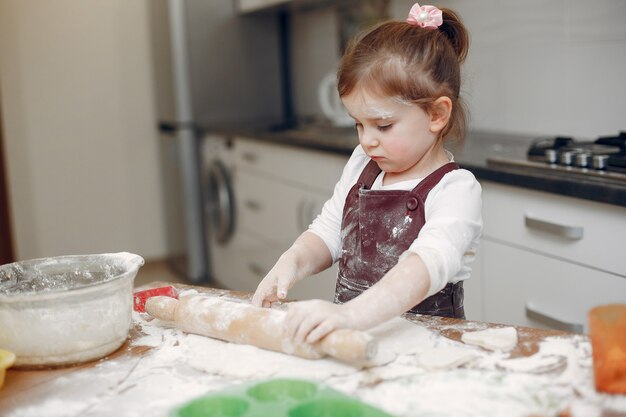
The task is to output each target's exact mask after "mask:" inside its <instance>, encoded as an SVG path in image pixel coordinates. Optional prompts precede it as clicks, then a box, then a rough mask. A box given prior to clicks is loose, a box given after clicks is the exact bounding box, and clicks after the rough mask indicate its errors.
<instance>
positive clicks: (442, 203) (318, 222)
mask: <svg viewBox="0 0 626 417" xmlns="http://www.w3.org/2000/svg"><path fill="white" fill-rule="evenodd" d="M448 155H449V158H450V161H453V160H454V158H453V156H452V154H450V153H448ZM369 161H370V158H369V157H368V156H367V155H366V154H365V152H364V151H363V148H361V146H360V145H358V146H357V147H356V148H355V150H354V151H353V152H352V156H350V159H349V160H348V163H347V164H346V166H345V168H344V170H343V174H342V175H341V178H340V179H339V182H337V184H336V185H335V190H334V192H333V196H332V197H331V198H330V199H329V200H328V201H327V202H326V203H325V204H324V207H323V208H322V212H321V214H320V215H318V216H317V218H316V219H315V220H314V221H313V223H312V224H311V225H310V226H309V231H311V232H313V233H315V234H316V235H318V236H319V237H320V238H321V239H322V240H323V241H324V243H326V246H328V249H329V250H330V254H331V256H332V259H333V262H335V261H337V259H338V258H339V256H340V254H341V237H340V236H341V234H340V232H341V219H342V215H343V206H344V203H345V201H346V197H347V195H348V192H349V191H350V188H352V186H353V185H354V184H355V183H356V181H357V180H358V178H359V176H360V175H361V172H362V171H363V169H364V168H365V166H366V165H367V163H368V162H369ZM384 174H385V173H384V172H381V173H380V174H379V175H378V177H377V178H376V180H375V181H374V184H373V185H372V190H412V189H413V188H415V186H416V185H417V184H418V183H419V182H420V181H421V180H422V179H421V178H420V179H415V180H409V181H402V182H398V183H395V184H392V185H389V186H383V185H382V183H383V177H384ZM481 193H482V189H481V187H480V184H479V183H478V181H477V180H476V178H475V177H474V175H473V174H472V173H471V172H469V171H467V170H465V169H457V170H454V171H452V172H449V173H448V174H446V175H445V176H444V177H443V178H442V179H441V181H440V182H439V183H438V184H437V185H436V186H435V187H434V188H433V189H432V190H431V191H430V193H429V194H428V197H427V198H426V201H425V203H424V204H425V207H424V211H425V216H426V222H425V224H424V226H423V227H422V230H421V231H420V233H419V235H418V236H417V238H416V239H415V240H414V241H413V243H412V244H411V245H410V246H409V249H408V250H407V252H409V251H410V252H414V253H416V254H418V255H419V256H420V258H421V259H422V261H423V262H424V263H425V265H426V268H427V269H428V273H429V275H430V289H429V291H428V296H431V295H433V294H436V293H437V292H439V291H441V290H442V289H443V287H445V286H446V284H447V283H448V282H451V283H455V282H458V281H462V280H465V279H468V278H469V277H470V274H471V271H472V270H471V267H470V264H471V262H472V261H473V260H474V257H475V253H476V249H477V248H478V243H479V239H480V235H481V232H482V225H483V222H482V215H481V211H482V199H481ZM407 252H405V254H406V253H407ZM402 256H404V254H403V255H401V257H400V258H402Z"/></svg>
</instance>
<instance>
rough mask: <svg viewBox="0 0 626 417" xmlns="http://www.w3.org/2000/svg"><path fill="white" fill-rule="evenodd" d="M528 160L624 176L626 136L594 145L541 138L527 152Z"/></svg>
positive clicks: (566, 139)
mask: <svg viewBox="0 0 626 417" xmlns="http://www.w3.org/2000/svg"><path fill="white" fill-rule="evenodd" d="M528 159H529V160H531V161H536V162H543V163H547V164H549V165H561V166H565V167H578V168H584V169H591V170H599V171H602V170H615V171H620V172H625V171H626V132H621V133H620V134H619V136H610V137H608V136H607V137H601V138H598V139H597V140H595V141H593V142H591V141H576V140H574V139H573V138H571V137H563V136H557V137H554V138H539V139H537V140H535V141H534V142H533V143H532V145H531V146H530V148H529V149H528Z"/></svg>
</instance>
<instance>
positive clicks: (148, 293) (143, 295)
mask: <svg viewBox="0 0 626 417" xmlns="http://www.w3.org/2000/svg"><path fill="white" fill-rule="evenodd" d="M157 295H162V296H166V297H172V298H178V291H177V290H176V288H174V287H172V286H171V285H168V286H166V287H158V288H150V289H149V290H143V291H135V292H134V293H133V309H134V310H135V311H138V312H140V313H145V311H146V300H148V298H150V297H155V296H157Z"/></svg>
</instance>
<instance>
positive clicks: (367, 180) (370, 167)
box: [356, 159, 382, 189]
mask: <svg viewBox="0 0 626 417" xmlns="http://www.w3.org/2000/svg"><path fill="white" fill-rule="evenodd" d="M381 171H382V169H380V167H379V166H378V164H377V163H376V161H374V160H373V159H370V161H369V162H368V163H367V165H365V168H363V171H361V175H360V176H359V179H358V180H357V182H356V183H357V184H358V185H359V188H362V187H365V188H367V189H370V188H372V184H374V181H375V180H376V177H378V174H380V172H381Z"/></svg>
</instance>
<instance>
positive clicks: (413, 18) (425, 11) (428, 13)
mask: <svg viewBox="0 0 626 417" xmlns="http://www.w3.org/2000/svg"><path fill="white" fill-rule="evenodd" d="M406 21H407V23H408V24H410V25H415V26H419V27H423V28H431V29H437V28H438V27H439V26H441V24H442V23H443V16H442V14H441V10H439V9H438V8H436V7H435V6H430V5H426V6H420V5H419V4H418V3H415V4H414V5H413V7H411V10H410V11H409V17H407V19H406Z"/></svg>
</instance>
